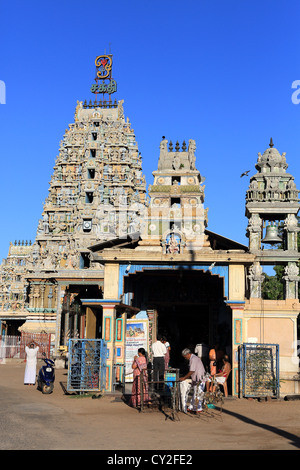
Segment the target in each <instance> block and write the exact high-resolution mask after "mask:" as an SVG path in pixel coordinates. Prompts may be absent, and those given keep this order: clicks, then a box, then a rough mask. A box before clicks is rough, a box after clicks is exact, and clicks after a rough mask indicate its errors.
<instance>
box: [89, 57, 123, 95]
mask: <svg viewBox="0 0 300 470" xmlns="http://www.w3.org/2000/svg"><path fill="white" fill-rule="evenodd" d="M95 65H96V78H95V82H96V83H94V84H93V85H92V86H91V92H92V93H95V94H97V93H102V94H105V93H107V94H108V95H111V94H112V93H115V92H116V91H117V83H116V81H115V80H113V78H112V74H111V71H112V55H111V54H108V55H106V54H105V55H99V56H98V57H96V60H95ZM99 80H100V83H99ZM105 80H108V83H105Z"/></svg>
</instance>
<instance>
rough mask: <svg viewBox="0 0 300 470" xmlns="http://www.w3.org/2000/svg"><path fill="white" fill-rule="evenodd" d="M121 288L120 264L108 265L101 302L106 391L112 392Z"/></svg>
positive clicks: (105, 268)
mask: <svg viewBox="0 0 300 470" xmlns="http://www.w3.org/2000/svg"><path fill="white" fill-rule="evenodd" d="M118 286H119V264H117V263H116V264H115V263H107V264H105V267H104V295H103V300H102V301H101V304H102V308H103V339H104V341H105V342H106V343H107V353H108V356H107V362H106V364H107V368H106V389H107V390H108V391H111V390H112V386H113V384H112V377H113V367H114V364H115V362H116V358H115V337H116V309H115V307H116V305H117V304H118V303H119V299H118Z"/></svg>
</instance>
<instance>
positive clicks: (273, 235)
mask: <svg viewBox="0 0 300 470" xmlns="http://www.w3.org/2000/svg"><path fill="white" fill-rule="evenodd" d="M262 243H268V244H270V245H272V244H273V243H274V244H275V243H282V238H281V237H280V236H279V235H278V227H277V226H276V225H273V224H271V225H268V226H267V228H266V235H265V238H264V239H263V240H262Z"/></svg>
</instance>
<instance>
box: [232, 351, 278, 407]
mask: <svg viewBox="0 0 300 470" xmlns="http://www.w3.org/2000/svg"><path fill="white" fill-rule="evenodd" d="M239 372H240V394H242V396H243V397H253V398H255V397H256V398H259V397H274V398H278V397H279V345H278V344H264V343H244V344H242V345H241V346H240V347H239Z"/></svg>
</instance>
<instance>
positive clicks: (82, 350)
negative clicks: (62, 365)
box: [67, 338, 107, 392]
mask: <svg viewBox="0 0 300 470" xmlns="http://www.w3.org/2000/svg"><path fill="white" fill-rule="evenodd" d="M68 352H69V358H68V383H67V391H68V392H99V391H102V390H104V389H105V382H106V358H107V345H106V343H105V342H104V340H102V339H77V338H76V339H75V338H74V339H70V340H69V351H68Z"/></svg>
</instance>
